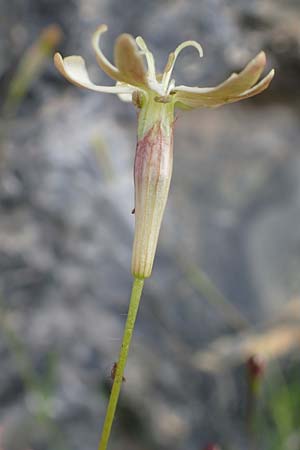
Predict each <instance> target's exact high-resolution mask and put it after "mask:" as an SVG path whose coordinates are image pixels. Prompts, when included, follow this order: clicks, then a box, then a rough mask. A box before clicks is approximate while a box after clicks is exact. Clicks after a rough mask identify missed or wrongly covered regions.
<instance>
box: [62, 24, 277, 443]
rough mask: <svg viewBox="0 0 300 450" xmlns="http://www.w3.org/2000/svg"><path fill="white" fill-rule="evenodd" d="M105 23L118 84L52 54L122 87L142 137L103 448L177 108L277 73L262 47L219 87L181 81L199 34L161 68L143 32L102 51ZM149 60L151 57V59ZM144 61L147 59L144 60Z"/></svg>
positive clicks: (80, 63) (106, 65)
mask: <svg viewBox="0 0 300 450" xmlns="http://www.w3.org/2000/svg"><path fill="white" fill-rule="evenodd" d="M106 30H107V27H106V26H105V25H102V26H100V27H99V28H98V30H97V31H96V33H95V34H94V36H93V40H92V43H93V47H94V50H95V52H96V57H97V61H98V63H99V66H100V67H101V69H102V70H103V71H104V72H105V73H106V74H107V75H108V76H110V77H111V78H112V79H113V80H115V81H116V85H114V86H97V85H96V84H94V83H93V82H92V81H91V80H90V78H89V76H88V73H87V70H86V66H85V62H84V60H83V59H82V57H81V56H68V57H67V58H62V57H61V55H60V54H59V53H56V55H55V57H54V61H55V65H56V67H57V69H58V70H59V71H60V73H61V74H62V75H63V76H64V77H65V78H67V79H68V80H69V81H71V82H72V83H73V84H75V85H77V86H80V87H85V88H87V89H91V90H93V91H97V92H109V93H113V94H117V95H119V97H120V98H121V100H124V101H129V102H132V103H133V104H134V105H135V106H136V107H137V108H138V111H139V113H138V131H137V136H138V142H137V147H136V155H135V162H134V183H135V233H134V244H133V255H132V265H131V270H132V274H133V277H134V281H133V285H132V291H131V297H130V303H129V309H128V315H127V319H126V325H125V330H124V334H123V339H122V345H121V348H120V354H119V359H118V362H117V363H115V364H114V378H113V386H112V390H111V394H110V399H109V403H108V407H107V411H106V416H105V420H104V424H103V430H102V435H101V439H100V443H99V448H98V450H106V449H107V444H108V440H109V437H110V432H111V427H112V423H113V420H114V416H115V411H116V407H117V402H118V397H119V394H120V389H121V385H122V380H123V379H124V378H123V373H124V369H125V365H126V361H127V356H128V351H129V347H130V342H131V338H132V333H133V329H134V324H135V320H136V316H137V311H138V307H139V302H140V298H141V294H142V289H143V285H144V279H145V278H148V277H150V275H151V271H152V266H153V261H154V256H155V252H156V247H157V240H158V235H159V230H160V226H161V222H162V218H163V213H164V210H165V206H166V202H167V197H168V193H169V187H170V181H171V175H172V166H173V128H174V110H175V108H177V109H182V110H184V109H194V108H201V107H208V108H211V107H216V106H221V105H223V104H225V103H232V102H237V101H239V100H243V99H246V98H248V97H252V96H253V95H256V94H259V93H260V92H262V91H263V90H264V89H266V88H267V87H268V85H269V83H270V81H271V80H272V78H273V76H274V71H273V70H271V72H270V73H269V74H268V75H267V76H266V77H265V78H263V79H262V80H261V81H259V82H258V80H259V78H260V76H261V74H262V72H263V70H264V67H265V65H266V57H265V54H264V53H263V52H261V53H259V54H258V55H257V56H256V57H255V58H254V59H253V60H252V61H250V62H249V64H248V65H247V66H246V67H245V68H244V70H242V72H240V73H238V74H236V73H233V74H232V75H231V76H230V77H229V78H228V79H227V80H225V81H224V82H223V83H221V84H219V85H218V86H216V87H209V88H199V87H187V86H177V85H176V84H175V80H174V79H172V78H171V76H172V71H173V68H174V64H175V61H176V59H177V57H178V55H179V53H180V52H181V51H182V50H183V49H184V48H185V47H188V46H192V47H195V49H196V50H197V51H198V53H199V55H200V56H201V57H202V53H203V52H202V48H201V46H200V45H199V44H198V43H197V42H195V41H186V42H183V43H182V44H180V45H179V46H178V47H177V48H176V49H175V51H174V52H172V53H170V55H169V58H168V60H167V64H166V66H165V68H164V70H163V72H162V73H156V69H155V62H154V58H153V55H152V53H151V52H150V51H149V50H148V48H147V46H146V44H145V42H144V41H143V39H142V38H141V37H137V38H136V39H134V38H133V37H132V36H130V35H129V34H122V35H120V36H119V37H118V38H117V40H116V44H115V51H114V57H115V65H112V64H111V63H110V62H109V61H108V60H107V59H106V57H105V56H104V55H103V53H102V51H101V49H100V47H99V40H100V37H101V34H102V33H103V32H105V31H106ZM145 60H146V61H145ZM144 62H146V63H147V68H145V65H144Z"/></svg>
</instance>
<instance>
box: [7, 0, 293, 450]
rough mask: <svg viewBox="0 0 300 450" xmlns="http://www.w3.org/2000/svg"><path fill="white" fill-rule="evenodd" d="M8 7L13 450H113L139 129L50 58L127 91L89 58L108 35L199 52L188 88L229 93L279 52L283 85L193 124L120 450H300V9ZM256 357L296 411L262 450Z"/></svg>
mask: <svg viewBox="0 0 300 450" xmlns="http://www.w3.org/2000/svg"><path fill="white" fill-rule="evenodd" d="M0 8H1V9H0V11H1V15H0V32H1V35H0V37H1V39H0V91H1V105H2V106H1V107H2V111H3V113H2V115H1V122H0V127H1V142H0V146H1V153H0V155H1V156H0V158H1V160H0V268H1V276H0V300H1V303H0V313H1V315H0V357H1V371H0V443H1V445H2V447H1V446H0V448H1V450H44V449H45V450H50V449H52V450H54V449H55V450H69V449H72V450H79V449H80V450H93V449H95V448H97V442H98V438H99V434H100V429H101V420H102V418H103V415H104V412H105V407H106V402H107V395H108V392H109V388H110V380H109V375H110V370H111V367H112V365H113V363H114V361H116V360H117V355H118V349H119V345H120V338H121V335H122V330H123V325H124V320H125V314H126V311H127V305H128V298H129V292H130V285H131V276H130V258H131V245H132V238H133V223H134V218H133V216H132V215H131V209H132V207H133V181H132V166H133V158H134V149H135V133H136V111H135V110H134V108H133V107H132V106H131V105H127V104H123V103H121V102H120V101H119V100H118V98H116V97H114V96H112V95H109V94H99V95H98V94H96V93H91V92H88V91H81V90H80V89H78V88H75V87H74V86H72V85H70V84H68V83H67V82H65V80H64V79H62V78H61V77H60V76H59V74H58V73H57V72H56V70H55V68H54V66H53V63H52V58H51V54H52V53H53V51H54V50H56V49H59V50H60V51H61V52H62V53H63V54H64V55H69V54H81V55H83V56H84V57H85V58H86V59H87V61H88V65H89V70H90V73H91V76H92V78H93V79H94V80H95V81H98V82H100V83H107V84H108V83H110V80H108V79H107V77H106V76H105V75H104V74H103V73H102V72H101V71H100V70H98V68H97V65H96V62H95V58H94V55H93V52H92V49H91V45H90V36H91V34H92V32H93V31H94V29H95V28H96V27H97V26H98V25H99V24H101V23H107V24H108V26H109V31H108V32H107V33H106V35H105V37H104V38H103V48H104V51H105V53H106V54H107V55H112V51H113V42H114V39H115V38H116V37H117V36H118V35H119V34H120V33H122V32H129V33H131V34H133V35H134V36H137V35H139V34H141V35H142V36H143V37H144V39H145V40H146V42H147V43H148V44H149V46H150V48H151V49H152V50H153V52H154V53H155V57H156V59H157V61H158V65H160V66H161V67H163V65H164V63H165V61H166V58H167V55H168V53H169V52H170V51H171V50H173V49H174V48H175V47H176V45H178V44H179V43H180V42H182V41H183V40H187V39H195V40H198V41H199V42H200V43H201V44H202V46H203V48H204V54H205V56H204V58H203V59H202V60H201V61H200V60H199V58H198V57H197V55H196V54H195V52H194V51H193V50H192V49H191V50H186V51H185V52H184V53H183V54H182V55H181V56H180V58H179V60H178V62H177V63H176V68H175V76H176V79H177V80H178V81H179V83H180V84H190V85H202V86H211V85H214V84H215V83H218V82H221V81H223V79H224V78H225V77H226V76H227V75H228V74H229V73H230V72H232V71H237V70H240V69H241V68H242V67H243V66H244V65H245V63H246V62H248V60H250V59H251V58H252V57H253V56H254V55H255V54H256V53H257V52H258V51H259V50H261V49H264V50H265V51H266V53H267V56H268V66H269V67H270V68H271V67H275V69H276V77H275V79H274V81H273V82H272V84H271V87H270V88H269V89H268V91H266V92H265V93H263V94H262V95H260V96H259V97H257V98H253V99H251V100H248V101H245V102H242V103H240V104H234V105H229V106H226V107H223V108H220V109H212V110H199V111H192V112H187V113H179V114H178V121H177V123H176V132H175V169H174V176H173V183H172V188H171V194H170V199H169V202H168V207H167V212H166V217H165V220H164V225H163V229H162V232H161V238H160V243H159V249H158V254H157V258H156V263H155V269H154V272H153V276H152V278H151V279H150V280H149V281H148V282H147V283H146V288H145V293H144V297H143V301H142V304H141V309H140V313H139V317H138V321H137V328H136V332H135V336H134V341H133V345H132V349H131V353H130V358H129V363H128V368H127V370H126V379H127V381H126V383H125V384H124V388H123V394H122V401H121V405H120V409H119V411H118V414H117V418H116V421H115V426H114V430H113V436H112V442H111V448H114V449H115V450H119V449H120V450H121V449H122V450H127V449H130V450H134V449H139V450H150V449H152V450H154V449H157V450H158V449H161V450H167V449H168V450H169V449H172V450H179V449H183V448H184V449H186V450H201V449H202V448H204V447H205V445H206V444H207V443H208V442H218V443H219V445H220V446H221V448H222V449H231V450H238V449H240V450H245V449H247V448H250V446H251V448H252V449H253V448H259V449H264V450H266V449H267V450H299V449H300V443H299V441H300V439H299V431H298V432H297V430H296V431H295V430H294V429H293V426H292V425H291V426H290V428H289V426H288V425H287V424H288V423H290V424H292V423H293V419H292V418H291V415H292V414H293V412H294V410H292V409H290V408H292V407H293V408H296V411H297V414H298V418H299V415H300V411H299V403H298V404H296V405H294V403H293V405H292V406H291V403H289V399H291V398H292V397H295V396H296V397H297V395H298V394H299V386H298V384H297V383H296V382H294V379H297V377H298V376H299V359H298V357H299V355H298V353H299V352H298V353H297V352H295V351H294V350H293V348H294V346H295V345H296V346H297V345H299V342H300V338H299V314H300V307H299V303H298V298H299V288H300V281H299V280H300V279H299V267H300V228H299V221H300V157H299V142H300V127H299V113H300V101H299V98H300V97H299V93H300V83H299V79H300V77H299V75H300V27H299V23H300V3H299V2H298V1H297V0H250V1H249V0H224V1H221V0H200V1H196V0H186V1H183V0H172V1H170V0H160V1H146V0H140V1H138V2H136V1H133V0H123V1H121V0H110V1H108V0H97V1H96V0H65V1H63V2H61V1H58V0H50V1H49V0H47V1H46V0H10V1H9V2H7V1H5V0H1V1H0ZM50 25H55V26H56V28H51V30H52V32H54V41H51V42H52V44H51V42H50V44H51V45H52V47H51V45H50V48H47V49H46V50H47V51H46V52H44V53H43V57H42V62H41V64H40V65H37V69H36V72H33V73H31V72H30V71H29V72H30V73H29V79H28V80H27V84H26V83H25V88H24V89H23V91H22V89H21V90H19V91H18V89H17V90H16V91H14V90H13V87H12V86H15V85H13V83H14V81H12V80H15V79H16V74H17V73H18V67H19V68H20V64H21V69H22V70H21V71H20V70H19V73H21V74H22V73H25V72H26V67H27V68H28V65H30V64H29V62H30V61H32V60H33V57H34V55H36V54H37V52H39V51H40V49H41V47H39V45H40V44H41V35H42V33H44V32H45V29H47V30H49V28H47V27H49V26H50ZM52 37H53V35H52ZM56 40H57V43H55V41H56ZM48 44H49V42H48ZM33 45H35V47H34V48H33V50H31V51H33V53H29V59H28V58H27V59H26V54H28V53H26V52H28V49H29V48H31V49H32V46H33ZM54 47H55V49H54ZM43 48H44V47H43ZM24 59H25V63H24ZM22 64H23V66H22ZM30 77H31V78H30ZM21 84H22V83H21ZM21 87H22V86H21ZM23 87H24V86H23ZM16 92H17V94H18V93H19V94H20V95H19V96H18V95H17V94H16ZM221 293H222V294H221ZM287 305H289V309H287ZM287 311H288V312H287ZM282 324H284V327H285V328H284V333H283V331H282V326H283V325H282ZM278 330H279V331H278ZM270 336H271V338H270ZM250 352H255V353H256V352H257V353H259V354H262V355H263V356H264V357H265V358H266V359H267V362H268V363H270V365H269V366H268V367H269V369H268V370H267V372H269V375H268V379H269V382H268V383H266V384H267V385H268V386H270V385H272V386H274V385H275V388H272V389H273V390H272V389H271V392H273V393H272V395H271V394H270V393H269V394H268V393H267V394H266V398H267V400H265V403H264V405H262V406H260V408H261V409H262V411H265V410H264V408H265V409H266V408H268V406H267V405H268V401H269V400H268V399H270V395H271V396H272V398H276V402H277V403H278V405H279V406H278V405H277V403H276V405H277V406H278V408H279V409H278V408H277V409H276V408H275V407H274V404H273V403H272V405H271V411H273V409H274V408H275V409H276V411H277V412H275V413H274V417H275V416H276V417H277V419H274V417H273V416H272V414H273V413H272V412H271V413H270V420H269V422H268V424H267V425H266V428H263V429H262V430H260V431H259V433H258V437H256V438H255V440H253V436H252V435H251V433H252V432H250V436H249V427H248V426H247V377H246V375H245V370H244V368H243V364H244V361H245V359H246V358H247V357H248V356H249V354H250ZM274 361H275V362H274ZM282 367H283V368H282ZM282 371H283V373H284V375H282ZM282 376H284V377H285V380H286V381H285V382H284V383H283V382H282ZM299 379H300V378H299ZM274 380H275V381H274ZM282 386H283V387H282ZM290 386H292V388H290ZM281 389H283V391H282V392H283V394H282V396H281V397H280V396H279V394H280V393H281ZM289 389H290V391H289ZM291 389H294V390H291ZM267 390H268V389H267ZM268 392H269V391H268ZM286 392H288V394H286V395H285V394H284V393H286ZM295 392H296V393H298V394H297V395H295ZM268 395H269V397H268ZM274 395H275V397H274ZM278 397H279V399H278ZM298 398H299V395H298ZM287 399H288V400H287ZM280 405H281V406H280ZM282 405H283V406H282ZM272 408H273V409H272ZM297 408H298V409H297ZM278 411H279V412H278ZM278 417H279V419H278ZM287 417H288V418H289V419H287ZM288 420H290V422H288ZM282 423H284V424H285V425H282ZM272 424H273V428H272ZM280 424H281V425H280ZM298 425H299V423H298ZM252 434H253V433H252ZM251 436H252V437H251ZM270 436H272V439H271V438H270Z"/></svg>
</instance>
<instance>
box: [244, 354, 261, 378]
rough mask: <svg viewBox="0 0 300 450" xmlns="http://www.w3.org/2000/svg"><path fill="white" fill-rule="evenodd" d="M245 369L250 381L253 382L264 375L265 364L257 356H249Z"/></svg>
mask: <svg viewBox="0 0 300 450" xmlns="http://www.w3.org/2000/svg"><path fill="white" fill-rule="evenodd" d="M246 367H247V371H248V374H249V377H250V379H251V380H253V381H255V380H258V379H260V378H261V377H262V376H263V375H264V371H265V363H264V361H263V360H262V359H261V358H260V357H259V356H257V355H252V356H250V357H249V358H248V359H247V361H246Z"/></svg>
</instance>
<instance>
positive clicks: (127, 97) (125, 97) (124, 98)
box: [116, 81, 133, 103]
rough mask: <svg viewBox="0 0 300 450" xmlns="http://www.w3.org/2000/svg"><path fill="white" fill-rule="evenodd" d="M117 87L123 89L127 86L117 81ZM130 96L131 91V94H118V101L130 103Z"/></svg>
mask: <svg viewBox="0 0 300 450" xmlns="http://www.w3.org/2000/svg"><path fill="white" fill-rule="evenodd" d="M116 86H117V87H120V88H121V87H123V88H125V87H126V86H127V87H128V84H126V83H122V82H121V81H117V84H116ZM132 94H133V89H132V92H130V93H129V92H126V93H119V94H118V97H119V99H120V100H122V102H126V103H131V102H132Z"/></svg>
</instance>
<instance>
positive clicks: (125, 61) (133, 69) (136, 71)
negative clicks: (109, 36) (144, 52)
mask: <svg viewBox="0 0 300 450" xmlns="http://www.w3.org/2000/svg"><path fill="white" fill-rule="evenodd" d="M114 54H115V63H116V66H117V68H118V70H119V72H120V73H121V77H122V79H123V81H125V82H127V83H129V84H132V85H133V86H140V87H143V86H147V75H146V70H145V67H144V61H143V58H142V57H141V55H140V53H139V51H138V47H137V45H136V42H135V39H134V38H133V37H132V36H131V35H130V34H125V33H124V34H121V35H120V36H119V37H118V38H117V40H116V44H115V51H114Z"/></svg>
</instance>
